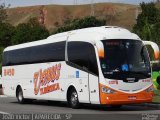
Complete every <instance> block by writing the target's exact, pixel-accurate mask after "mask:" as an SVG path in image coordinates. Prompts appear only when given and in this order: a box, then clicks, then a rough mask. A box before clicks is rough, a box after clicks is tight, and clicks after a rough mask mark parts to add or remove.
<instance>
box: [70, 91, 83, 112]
mask: <svg viewBox="0 0 160 120" xmlns="http://www.w3.org/2000/svg"><path fill="white" fill-rule="evenodd" d="M68 103H69V105H70V107H71V108H74V109H77V108H79V106H80V105H79V100H78V94H77V91H76V90H75V89H71V91H70V93H69V99H68Z"/></svg>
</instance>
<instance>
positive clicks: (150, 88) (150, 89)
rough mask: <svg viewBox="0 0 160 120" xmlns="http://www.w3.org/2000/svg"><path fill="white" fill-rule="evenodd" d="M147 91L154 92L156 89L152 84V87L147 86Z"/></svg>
mask: <svg viewBox="0 0 160 120" xmlns="http://www.w3.org/2000/svg"><path fill="white" fill-rule="evenodd" d="M146 91H147V92H153V91H154V87H153V85H152V86H151V87H149V88H147V89H146Z"/></svg>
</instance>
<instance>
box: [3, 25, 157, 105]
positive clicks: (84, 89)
mask: <svg viewBox="0 0 160 120" xmlns="http://www.w3.org/2000/svg"><path fill="white" fill-rule="evenodd" d="M148 44H149V43H148V42H147V45H148ZM144 45H145V43H144V42H143V41H142V40H141V39H140V38H139V37H138V36H137V35H136V34H134V33H131V32H130V31H128V30H126V29H123V28H119V27H114V26H102V27H93V28H85V29H79V30H74V31H70V32H65V33H60V34H56V35H52V36H50V37H48V38H47V39H45V40H40V41H35V42H30V43H24V44H20V45H15V46H10V47H7V48H6V49H5V50H4V55H3V67H2V80H3V81H2V82H3V84H2V86H3V90H4V94H5V95H7V96H12V97H16V96H17V98H18V101H19V102H20V103H23V102H24V100H26V99H44V100H56V101H57V100H58V101H68V102H69V104H70V105H71V107H73V108H76V107H78V105H79V103H91V104H106V105H123V104H132V103H144V102H151V101H152V97H153V85H152V80H151V69H150V66H149V65H150V63H149V57H148V53H147V51H146V48H145V47H144ZM151 45H153V46H155V47H154V50H155V54H156V55H157V53H158V52H159V49H158V48H157V46H156V44H154V43H153V44H151ZM130 48H131V49H130ZM139 57H140V58H139ZM143 58H144V59H143ZM113 61H114V62H113ZM117 61H118V62H117ZM122 62H124V64H122ZM120 64H122V65H120Z"/></svg>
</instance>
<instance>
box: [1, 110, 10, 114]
mask: <svg viewBox="0 0 160 120" xmlns="http://www.w3.org/2000/svg"><path fill="white" fill-rule="evenodd" d="M0 114H9V113H7V112H3V111H0Z"/></svg>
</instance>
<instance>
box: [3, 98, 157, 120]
mask: <svg viewBox="0 0 160 120" xmlns="http://www.w3.org/2000/svg"><path fill="white" fill-rule="evenodd" d="M46 113H47V114H55V113H56V114H62V115H63V114H64V115H72V118H73V119H81V120H82V119H83V118H85V119H87V120H89V119H92V120H94V119H96V120H101V119H105V120H106V118H107V120H124V119H126V118H127V120H144V119H142V118H143V116H144V115H150V116H149V117H157V115H158V117H157V118H156V119H154V120H160V109H159V108H158V107H153V106H152V107H151V106H150V107H149V106H147V105H124V106H123V107H121V108H116V109H115V108H111V107H104V106H103V107H102V106H91V105H83V107H82V108H80V109H72V108H69V107H68V106H67V104H66V103H62V102H55V103H54V102H52V103H50V102H47V101H34V102H32V103H29V104H19V103H18V102H17V100H16V99H15V98H11V97H0V114H1V115H2V114H46ZM153 115H155V116H153ZM1 119H2V118H1ZM145 120H152V119H145Z"/></svg>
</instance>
